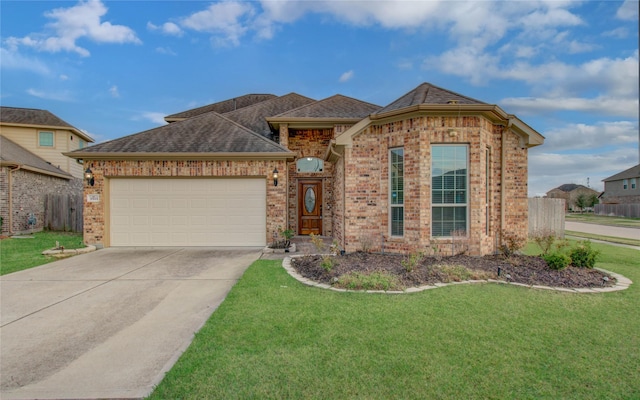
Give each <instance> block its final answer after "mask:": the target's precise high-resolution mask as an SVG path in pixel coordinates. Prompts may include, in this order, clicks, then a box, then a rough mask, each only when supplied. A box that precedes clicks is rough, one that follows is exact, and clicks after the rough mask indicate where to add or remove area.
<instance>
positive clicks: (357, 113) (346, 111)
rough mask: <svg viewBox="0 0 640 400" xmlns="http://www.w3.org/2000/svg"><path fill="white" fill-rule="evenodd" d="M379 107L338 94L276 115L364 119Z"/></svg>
mask: <svg viewBox="0 0 640 400" xmlns="http://www.w3.org/2000/svg"><path fill="white" fill-rule="evenodd" d="M379 109H380V106H378V105H375V104H371V103H367V102H365V101H362V100H357V99H354V98H352V97H347V96H343V95H340V94H336V95H334V96H331V97H327V98H326V99H323V100H320V101H316V102H315V103H311V104H308V105H305V106H302V107H298V108H296V109H295V110H291V111H287V112H284V113H282V114H279V115H276V116H275V118H327V119H328V118H336V119H362V118H365V117H366V116H368V115H369V114H371V113H373V112H375V111H377V110H379Z"/></svg>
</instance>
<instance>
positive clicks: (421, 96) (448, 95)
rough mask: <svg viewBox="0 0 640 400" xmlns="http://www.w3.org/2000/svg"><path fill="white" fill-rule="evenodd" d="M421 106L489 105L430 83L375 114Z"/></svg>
mask: <svg viewBox="0 0 640 400" xmlns="http://www.w3.org/2000/svg"><path fill="white" fill-rule="evenodd" d="M420 104H441V105H442V104H487V103H484V102H482V101H479V100H476V99H473V98H471V97H467V96H463V95H461V94H459V93H456V92H452V91H450V90H446V89H442V88H440V87H438V86H435V85H432V84H430V83H426V82H425V83H422V84H420V85H419V86H418V87H416V88H415V89H413V90H411V91H410V92H408V93H406V94H404V95H402V96H401V97H400V98H398V99H397V100H395V101H393V102H392V103H391V104H389V105H387V106H385V107H383V108H381V109H380V110H378V111H377V112H376V113H375V114H383V113H386V112H390V111H395V110H399V109H402V108H406V107H412V106H417V105H420Z"/></svg>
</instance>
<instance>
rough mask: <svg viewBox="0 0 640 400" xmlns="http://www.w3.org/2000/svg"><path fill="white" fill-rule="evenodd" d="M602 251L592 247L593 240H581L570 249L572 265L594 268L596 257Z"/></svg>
mask: <svg viewBox="0 0 640 400" xmlns="http://www.w3.org/2000/svg"><path fill="white" fill-rule="evenodd" d="M599 254H600V251H598V250H593V249H592V248H591V242H590V241H588V240H584V241H580V242H578V244H577V245H576V246H575V247H573V248H572V249H571V250H570V251H569V257H571V265H573V266H574V267H578V268H593V267H594V266H595V265H596V259H597V258H598V255H599Z"/></svg>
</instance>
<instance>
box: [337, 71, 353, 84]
mask: <svg viewBox="0 0 640 400" xmlns="http://www.w3.org/2000/svg"><path fill="white" fill-rule="evenodd" d="M351 78H353V70H350V71H347V72H345V73H343V74H342V75H340V79H338V81H340V82H341V83H344V82H348V81H350V80H351Z"/></svg>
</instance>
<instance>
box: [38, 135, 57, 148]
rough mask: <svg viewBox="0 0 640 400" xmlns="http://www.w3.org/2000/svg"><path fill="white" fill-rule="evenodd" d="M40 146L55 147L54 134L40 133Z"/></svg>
mask: <svg viewBox="0 0 640 400" xmlns="http://www.w3.org/2000/svg"><path fill="white" fill-rule="evenodd" d="M38 146H40V147H53V132H38Z"/></svg>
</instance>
